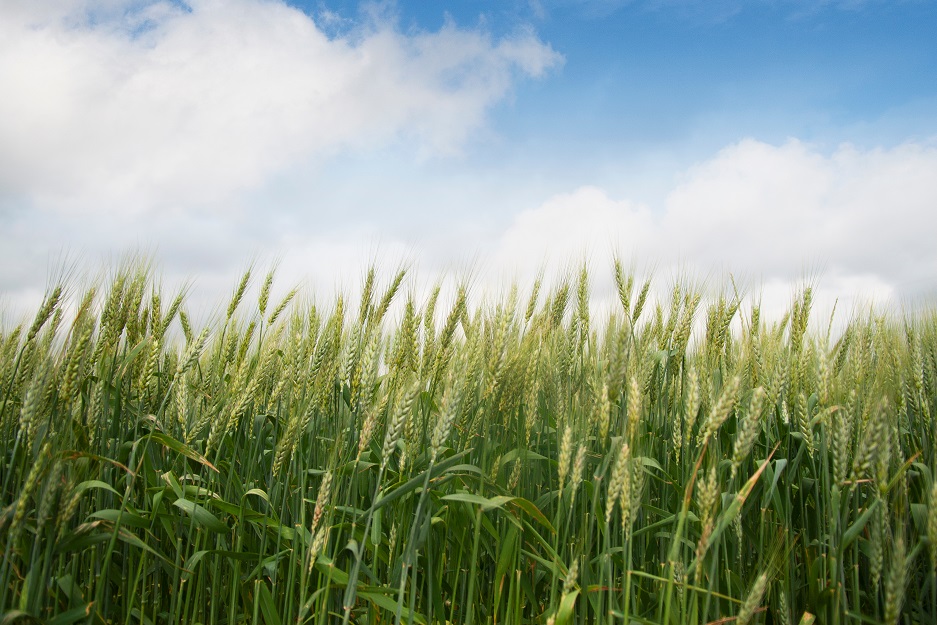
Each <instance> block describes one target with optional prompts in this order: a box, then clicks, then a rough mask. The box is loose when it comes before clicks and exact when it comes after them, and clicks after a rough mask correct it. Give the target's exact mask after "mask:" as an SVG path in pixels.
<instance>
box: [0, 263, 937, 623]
mask: <svg viewBox="0 0 937 625" xmlns="http://www.w3.org/2000/svg"><path fill="white" fill-rule="evenodd" d="M611 271H612V272H613V273H614V277H615V283H616V285H617V291H618V293H617V294H618V299H619V300H620V305H619V306H618V307H617V310H616V311H615V312H613V313H612V314H610V315H609V316H608V317H607V318H605V317H603V318H602V319H595V318H593V314H592V312H591V310H590V273H589V271H587V270H586V269H582V270H581V271H574V272H572V273H571V274H569V275H568V276H567V277H566V278H565V279H562V278H561V279H559V280H557V281H556V283H554V284H545V283H543V281H542V280H537V282H536V283H535V284H531V285H524V286H522V287H519V288H513V289H509V290H506V292H505V293H503V294H502V295H501V296H500V297H499V298H494V299H492V298H490V297H489V298H484V299H483V298H478V297H473V294H472V290H471V289H470V288H469V283H468V282H467V281H465V282H460V281H459V280H457V279H456V280H452V281H451V284H446V285H442V284H440V285H437V286H436V287H435V288H433V289H431V290H430V292H429V295H428V296H425V297H423V296H420V297H417V296H416V295H414V294H413V293H414V292H415V291H414V290H413V289H412V288H411V287H410V286H409V285H410V280H411V277H410V276H408V275H407V272H406V271H400V272H399V273H396V274H393V273H391V274H389V275H384V276H382V275H380V272H379V271H376V270H375V269H371V270H370V271H369V272H368V273H367V275H366V277H365V279H364V282H363V284H362V285H361V292H362V295H361V297H360V299H359V298H355V301H346V300H345V299H344V298H343V297H340V296H336V297H335V298H334V299H333V300H332V301H330V302H326V303H325V304H321V303H320V304H319V305H314V304H312V303H310V302H309V301H306V300H304V299H303V298H302V295H297V291H296V290H295V289H294V290H291V291H289V292H288V294H287V295H286V297H284V298H282V299H280V300H279V301H271V292H272V291H273V290H274V289H273V285H274V279H275V275H274V272H272V271H271V272H270V273H266V274H264V273H263V272H260V273H259V274H258V275H255V272H252V271H248V272H247V273H245V275H244V276H243V278H242V280H241V281H240V282H239V283H238V284H237V285H236V286H235V288H234V292H233V294H232V296H231V298H230V301H229V302H226V303H222V304H220V305H219V306H221V307H220V309H219V310H220V312H219V313H218V314H217V315H216V316H215V317H214V319H213V320H211V321H209V322H207V323H206V324H205V326H204V327H195V326H193V321H192V317H191V316H190V314H188V312H187V302H186V297H185V296H184V294H175V293H169V294H167V293H165V292H162V289H161V287H160V286H159V285H160V280H159V277H158V276H156V275H154V272H153V271H152V270H151V269H149V268H148V267H147V266H146V265H143V264H140V263H128V264H125V265H121V266H119V267H115V268H113V269H112V271H111V274H110V275H109V277H108V278H106V279H101V280H99V281H98V283H97V284H96V285H95V286H93V287H87V288H81V289H79V288H75V285H70V284H58V285H53V286H52V287H51V288H50V289H49V290H48V292H47V293H46V296H45V299H44V301H43V303H42V305H41V306H40V308H39V310H38V311H36V314H35V317H34V318H32V319H31V320H29V321H27V322H25V323H23V324H22V325H20V326H17V327H6V328H3V329H2V330H0V331H2V334H0V402H2V403H0V449H2V457H0V484H2V490H0V550H2V562H0V609H2V610H3V612H4V616H3V617H2V623H3V625H6V624H7V623H13V622H22V623H48V624H50V625H67V624H71V623H95V624H96V623H142V624H146V625H150V624H157V623H204V624H212V625H215V624H217V625H220V624H234V623H252V624H253V623H268V624H285V623H316V624H324V623H343V624H344V623H374V624H376V623H395V624H396V623H459V624H462V623H465V624H468V625H471V624H473V623H476V624H500V623H505V624H512V623H516V624H521V623H543V624H552V625H562V624H565V623H638V624H651V623H655V624H667V625H671V624H673V625H681V624H684V623H690V624H703V623H708V624H713V625H715V624H723V623H725V624H736V625H747V624H749V623H772V624H775V623H776V624H783V625H789V624H794V625H796V624H798V623H800V624H803V625H809V624H810V623H814V622H816V623H832V624H840V623H855V624H859V623H871V624H878V623H881V624H889V625H890V624H893V623H933V622H937V575H935V571H937V482H935V477H937V456H935V454H937V436H935V422H934V417H933V414H934V412H935V410H937V313H934V312H933V311H921V312H918V313H915V314H913V315H910V314H909V315H908V316H906V317H905V318H897V317H896V316H895V315H878V314H875V313H871V312H870V313H867V314H866V315H864V316H863V315H856V316H854V318H852V319H850V320H849V321H848V323H847V324H845V326H844V328H843V329H841V330H836V331H833V330H832V329H831V328H830V326H829V324H828V323H826V322H825V321H824V320H817V319H813V318H812V317H811V308H812V306H811V304H812V295H813V294H812V291H811V289H810V288H809V287H805V288H803V289H802V290H801V291H799V292H797V293H794V294H792V304H791V307H790V310H789V312H788V313H787V314H786V315H784V316H783V317H781V318H777V319H764V318H762V315H761V314H760V311H759V309H758V307H757V306H742V302H741V300H740V298H739V297H738V296H736V295H728V294H727V295H722V296H706V297H704V296H703V294H702V292H701V290H700V289H699V288H696V287H693V286H692V285H691V284H690V283H688V282H686V281H680V280H676V281H674V282H675V285H676V286H674V287H673V289H672V292H671V293H670V295H669V296H668V297H665V298H662V299H660V300H659V301H656V300H655V299H654V298H653V297H649V293H651V282H650V281H645V280H644V279H643V278H637V277H636V276H635V275H634V274H633V273H632V272H630V271H628V270H627V269H626V268H625V267H624V266H623V265H622V264H621V263H619V262H616V263H615V264H614V266H613V267H612V268H611ZM444 286H445V288H443V287H444ZM449 291H451V292H452V295H451V296H446V295H441V293H448V292H449ZM726 293H732V291H731V290H728V289H727V290H726ZM815 328H820V329H819V330H817V329H815Z"/></svg>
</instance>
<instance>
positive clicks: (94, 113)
mask: <svg viewBox="0 0 937 625" xmlns="http://www.w3.org/2000/svg"><path fill="white" fill-rule="evenodd" d="M560 61H561V57H560V56H559V55H558V54H557V53H556V52H554V51H553V50H552V49H551V48H550V47H549V46H548V45H546V44H544V43H542V42H541V41H540V40H539V39H538V38H537V37H536V36H535V35H534V34H533V33H532V32H529V31H523V30H522V31H519V32H517V33H516V34H514V35H513V36H510V37H506V38H503V39H500V40H494V39H492V38H491V37H490V36H489V35H488V34H486V33H485V32H482V31H479V30H464V29H460V28H458V27H456V26H455V25H453V24H447V25H445V26H443V27H442V28H441V29H440V30H439V31H436V32H416V33H407V34H404V33H401V32H399V31H398V30H397V29H396V28H395V27H394V25H393V24H392V22H390V21H388V20H381V19H377V21H375V22H374V23H372V24H368V25H361V26H360V27H359V28H356V29H352V30H350V31H349V32H347V33H346V34H345V35H342V36H335V37H330V36H328V35H327V34H326V32H325V31H324V30H323V29H322V28H320V25H319V24H317V23H316V22H315V21H314V20H313V19H312V18H311V17H310V16H308V15H306V14H304V13H302V12H301V11H299V10H296V9H294V8H291V7H289V6H287V5H285V4H283V3H282V2H279V1H272V0H230V1H226V2H220V1H218V0H191V1H189V2H187V3H185V4H180V3H169V2H159V1H144V2H141V1H139V0H109V1H108V2H103V3H101V2H93V3H92V2H84V1H82V0H55V1H54V2H49V3H33V2H26V1H17V0H14V1H12V2H7V3H3V5H2V7H0V91H2V92H3V94H4V97H3V98H0V189H2V191H0V195H2V196H4V197H0V200H4V201H5V203H6V204H7V205H12V204H14V203H19V204H22V203H23V202H26V201H28V202H29V203H31V204H32V205H34V206H39V207H43V208H47V209H55V210H64V211H69V210H70V211H72V212H84V211H88V210H91V209H96V210H102V211H112V210H120V211H137V212H145V211H148V210H156V209H160V210H167V209H172V208H173V207H183V206H184V207H193V206H215V207H217V206H222V205H224V204H225V203H226V202H228V201H230V200H231V199H232V198H233V197H235V196H236V195H237V194H238V193H239V192H242V191H244V190H245V189H250V188H256V187H257V186H259V185H261V184H262V183H263V182H264V181H266V180H268V179H269V178H270V177H271V176H272V175H275V174H276V173H277V172H279V171H282V170H283V169H284V168H287V167H289V166H291V165H294V164H295V163H297V162H300V161H308V159H310V158H312V159H315V158H316V157H326V156H328V155H330V154H334V153H335V152H336V151H338V150H342V149H371V148H373V147H375V146H379V145H386V144H388V143H391V142H394V141H397V140H400V139H405V140H408V141H411V142H413V143H415V145H417V146H418V148H419V149H420V150H422V151H423V152H425V153H429V154H439V153H450V152H453V151H457V150H459V149H460V147H461V146H463V145H464V143H465V142H466V140H467V139H468V138H469V137H470V136H471V135H472V133H473V132H475V131H477V130H478V129H479V128H481V127H482V126H483V124H484V121H485V114H486V111H488V110H489V109H490V107H491V106H492V105H493V104H495V103H497V102H498V101H500V100H502V99H503V98H504V97H505V96H506V95H507V94H508V93H509V92H510V89H511V87H512V85H513V84H514V82H515V81H516V79H517V78H518V76H521V75H527V76H540V75H542V74H543V73H544V72H546V71H548V70H549V69H550V68H551V67H554V66H555V65H557V64H558V63H559V62H560ZM14 200H15V202H14Z"/></svg>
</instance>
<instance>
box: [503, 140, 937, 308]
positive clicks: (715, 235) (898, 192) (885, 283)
mask: <svg viewBox="0 0 937 625" xmlns="http://www.w3.org/2000/svg"><path fill="white" fill-rule="evenodd" d="M935 171H937V146H933V145H921V144H905V145H900V146H897V147H894V148H892V149H875V150H866V151H863V150H858V149H856V148H854V147H851V146H849V145H844V146H841V147H840V148H838V149H837V150H836V151H835V152H833V153H831V154H824V153H822V152H820V151H818V150H817V149H815V148H813V147H811V146H809V145H806V144H803V143H801V142H798V141H795V140H791V141H788V142H787V143H785V144H783V145H779V146H774V145H769V144H766V143H762V142H758V141H754V140H745V141H741V142H739V143H737V144H734V145H731V146H729V147H727V148H725V149H723V150H721V151H720V152H719V153H717V154H716V155H714V156H713V157H712V158H709V159H707V160H706V161H704V162H701V163H699V164H697V165H696V166H694V167H692V168H691V169H689V170H688V171H687V172H685V173H684V174H683V175H682V176H681V178H680V180H679V181H678V182H677V184H676V185H675V187H674V188H673V190H672V191H671V192H670V193H669V194H668V195H667V198H666V200H665V202H664V205H663V206H662V207H660V208H659V209H657V210H652V209H650V208H648V207H645V206H641V205H636V204H634V203H632V202H629V201H628V200H619V199H614V198H611V197H609V196H608V194H607V193H606V192H604V191H603V190H601V189H598V188H594V187H583V188H580V189H578V190H576V191H574V192H572V193H569V194H564V195H560V196H556V197H554V198H551V199H550V200H548V201H546V202H545V203H543V204H542V205H541V206H539V207H537V208H535V209H532V210H529V211H526V212H524V213H521V214H520V215H518V216H517V217H516V218H515V220H514V222H513V224H512V225H511V226H510V227H509V228H508V229H507V231H506V232H504V233H503V235H502V236H501V239H500V243H499V245H498V248H497V253H496V255H495V258H497V259H498V261H497V262H498V263H500V264H504V265H508V266H514V267H517V268H518V271H519V272H521V273H522V274H524V275H525V276H526V277H528V278H529V277H530V276H532V275H533V274H534V272H535V270H536V267H537V263H539V262H540V261H541V260H542V259H543V258H544V257H545V256H546V255H549V257H550V258H551V260H553V261H557V260H559V261H561V262H562V261H565V260H567V259H569V258H570V257H572V260H574V261H575V260H576V259H577V258H581V256H582V251H583V250H586V251H587V253H588V255H589V256H590V257H592V260H593V263H592V264H593V266H595V267H596V269H597V270H599V271H600V272H605V273H607V270H606V269H605V266H607V263H606V260H607V259H608V257H609V256H610V255H611V254H612V253H613V252H617V253H620V254H623V255H624V258H625V260H626V261H627V260H628V259H629V258H635V259H638V260H639V261H640V262H648V263H654V264H656V267H657V270H658V273H664V274H665V275H666V274H667V273H681V272H689V273H691V274H693V275H697V276H707V275H713V273H714V272H717V273H716V277H717V280H716V282H720V281H721V280H722V278H723V275H720V274H718V272H720V271H722V272H725V273H729V272H731V273H733V274H734V275H736V276H740V277H741V278H742V279H744V280H746V281H747V282H748V283H749V284H751V285H752V286H753V287H754V289H755V290H756V292H757V291H759V290H761V291H762V292H763V293H764V297H765V299H766V300H767V301H768V302H769V303H770V304H771V305H772V307H774V308H777V307H781V308H783V306H784V305H785V304H786V303H787V301H789V298H790V295H791V291H792V288H793V285H794V284H795V283H797V282H799V281H802V280H807V281H811V282H812V281H816V282H817V284H818V286H819V288H820V293H821V298H820V302H821V304H820V305H821V307H824V308H826V309H829V308H830V307H831V306H832V302H833V300H834V299H836V298H839V299H840V301H841V310H842V306H846V307H847V308H848V307H851V306H852V305H858V304H867V303H871V302H880V303H890V304H900V303H902V302H906V301H908V300H912V299H914V298H915V297H918V296H922V295H928V294H929V295H933V294H935V293H937V279H935V277H934V276H937V246H934V245H933V233H934V232H937V210H935V207H937V177H935V176H934V175H933V172H935ZM577 255H578V256H577ZM596 261H598V262H596ZM603 265H605V266H603ZM782 294H783V296H782ZM827 312H828V310H827Z"/></svg>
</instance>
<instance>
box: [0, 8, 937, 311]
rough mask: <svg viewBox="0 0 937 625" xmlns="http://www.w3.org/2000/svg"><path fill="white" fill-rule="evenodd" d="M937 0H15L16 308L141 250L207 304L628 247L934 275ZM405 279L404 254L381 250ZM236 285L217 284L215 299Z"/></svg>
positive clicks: (5, 258)
mask: <svg viewBox="0 0 937 625" xmlns="http://www.w3.org/2000/svg"><path fill="white" fill-rule="evenodd" d="M934 32H937V0H888V1H886V0H747V1H742V0H527V1H524V0H501V1H498V2H496V1H486V0H454V1H450V2H442V1H420V2H417V1H412V2H404V1H396V2H395V1H393V0H387V1H383V2H354V1H350V0H341V1H338V0H335V1H329V0H321V1H320V0H310V1H299V0H295V1H292V0H291V1H283V0H226V1H221V0H189V1H182V0H173V1H151V0H98V1H90V0H48V1H46V2H42V3H35V2H32V1H31V0H3V1H2V2H0V308H3V310H4V313H3V314H4V315H6V316H10V315H11V314H12V315H15V314H18V311H26V310H30V309H33V308H34V307H35V306H36V305H37V304H38V302H39V301H40V300H41V297H42V294H43V291H44V290H45V289H46V288H48V286H49V283H50V280H54V279H55V277H57V276H58V275H61V274H62V273H63V272H66V273H69V274H73V275H85V274H87V275H92V276H93V275H97V274H99V273H100V272H101V271H103V268H106V267H109V266H110V267H112V266H113V265H114V263H115V262H118V261H119V260H120V259H121V258H126V257H127V256H128V255H129V254H133V253H137V254H144V255H146V256H147V257H149V258H151V259H152V260H153V262H154V265H155V266H156V267H157V269H158V271H159V274H160V275H161V276H162V281H163V282H164V283H165V284H168V285H178V284H182V283H187V284H190V285H191V287H190V293H191V294H192V295H191V297H194V298H195V299H196V300H198V299H199V298H201V301H203V302H206V304H205V305H206V306H208V305H209V304H208V303H210V302H212V301H215V302H216V303H217V302H219V301H220V300H222V299H224V297H225V296H226V295H227V294H228V293H229V292H230V290H231V289H232V288H233V286H234V285H235V283H236V281H237V278H238V276H239V275H240V274H241V273H242V272H243V270H244V269H245V268H246V267H247V266H249V265H250V264H251V263H253V264H254V265H255V266H257V267H258V268H259V269H260V270H263V271H265V270H266V267H268V266H269V265H270V264H272V263H278V267H279V269H278V272H279V273H278V276H279V281H278V284H279V285H281V288H283V289H287V288H289V287H290V286H292V285H293V284H294V283H300V284H302V285H303V288H304V289H305V290H307V291H309V292H310V293H312V294H318V295H321V296H324V297H326V298H328V297H331V296H332V295H333V294H334V293H335V292H336V291H337V290H343V289H345V288H346V287H350V286H351V285H354V284H357V283H360V280H361V277H362V275H363V273H364V271H365V269H366V267H367V266H368V265H369V264H370V263H373V262H377V264H378V265H379V267H380V268H382V271H384V272H385V273H387V274H391V273H393V271H394V269H395V268H396V267H397V266H398V265H399V264H400V263H406V264H407V265H408V266H410V267H412V269H413V272H414V273H415V274H416V275H419V276H422V277H423V278H424V279H426V280H429V281H432V280H435V279H437V277H439V276H458V275H463V274H466V273H470V274H471V275H472V276H473V281H474V283H475V284H477V285H480V286H479V287H478V288H479V289H480V290H485V289H487V288H489V287H490V288H491V289H493V290H494V291H497V290H498V289H499V288H503V285H505V284H509V283H510V281H511V280H515V279H516V280H517V281H518V282H519V283H520V284H521V285H529V284H530V283H532V281H533V279H534V277H535V276H536V275H537V273H538V272H539V271H540V270H541V269H542V268H545V269H546V271H547V273H548V274H549V275H551V276H553V275H558V274H559V273H561V272H563V271H564V270H566V269H568V268H569V267H570V266H578V265H579V264H581V263H583V262H585V263H587V264H588V265H589V267H590V268H591V270H592V275H593V276H594V280H595V288H594V293H595V297H596V298H598V299H601V298H603V297H606V298H608V297H611V292H612V286H611V284H612V283H611V270H610V267H611V261H610V259H611V258H612V257H613V256H614V255H618V256H620V257H621V258H622V259H623V260H624V261H625V262H626V264H629V263H630V266H632V267H634V268H635V270H636V271H637V272H638V273H649V272H653V275H654V277H655V281H656V283H660V284H661V285H662V286H666V285H668V284H669V283H670V282H672V281H673V280H676V279H683V278H687V277H689V278H691V279H693V280H698V281H699V282H700V284H703V285H707V284H708V285H715V287H713V288H721V287H722V286H724V285H725V284H726V283H727V282H728V281H729V280H735V281H736V282H737V283H738V284H742V285H745V288H746V289H748V291H749V292H750V293H751V294H752V296H753V297H755V298H762V299H763V301H764V302H765V303H766V306H767V308H768V309H770V310H777V311H780V310H783V308H784V307H785V306H786V305H787V303H789V301H790V298H791V296H792V294H793V293H794V291H795V290H796V289H797V288H798V287H799V286H802V285H803V284H805V283H806V284H811V285H812V286H813V287H814V289H815V290H816V292H817V300H818V304H819V305H820V307H821V308H822V307H825V308H826V309H829V308H831V306H832V304H833V302H834V301H838V302H840V304H839V305H840V306H841V307H844V308H847V309H849V308H851V309H852V310H857V309H862V307H868V306H870V305H875V306H882V307H891V308H896V309H907V308H909V307H914V306H919V305H921V303H922V302H927V303H932V302H933V300H934V296H935V295H937V245H934V233H937V38H934V37H933V33H934ZM388 278H389V275H388ZM222 305H223V304H222Z"/></svg>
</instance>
